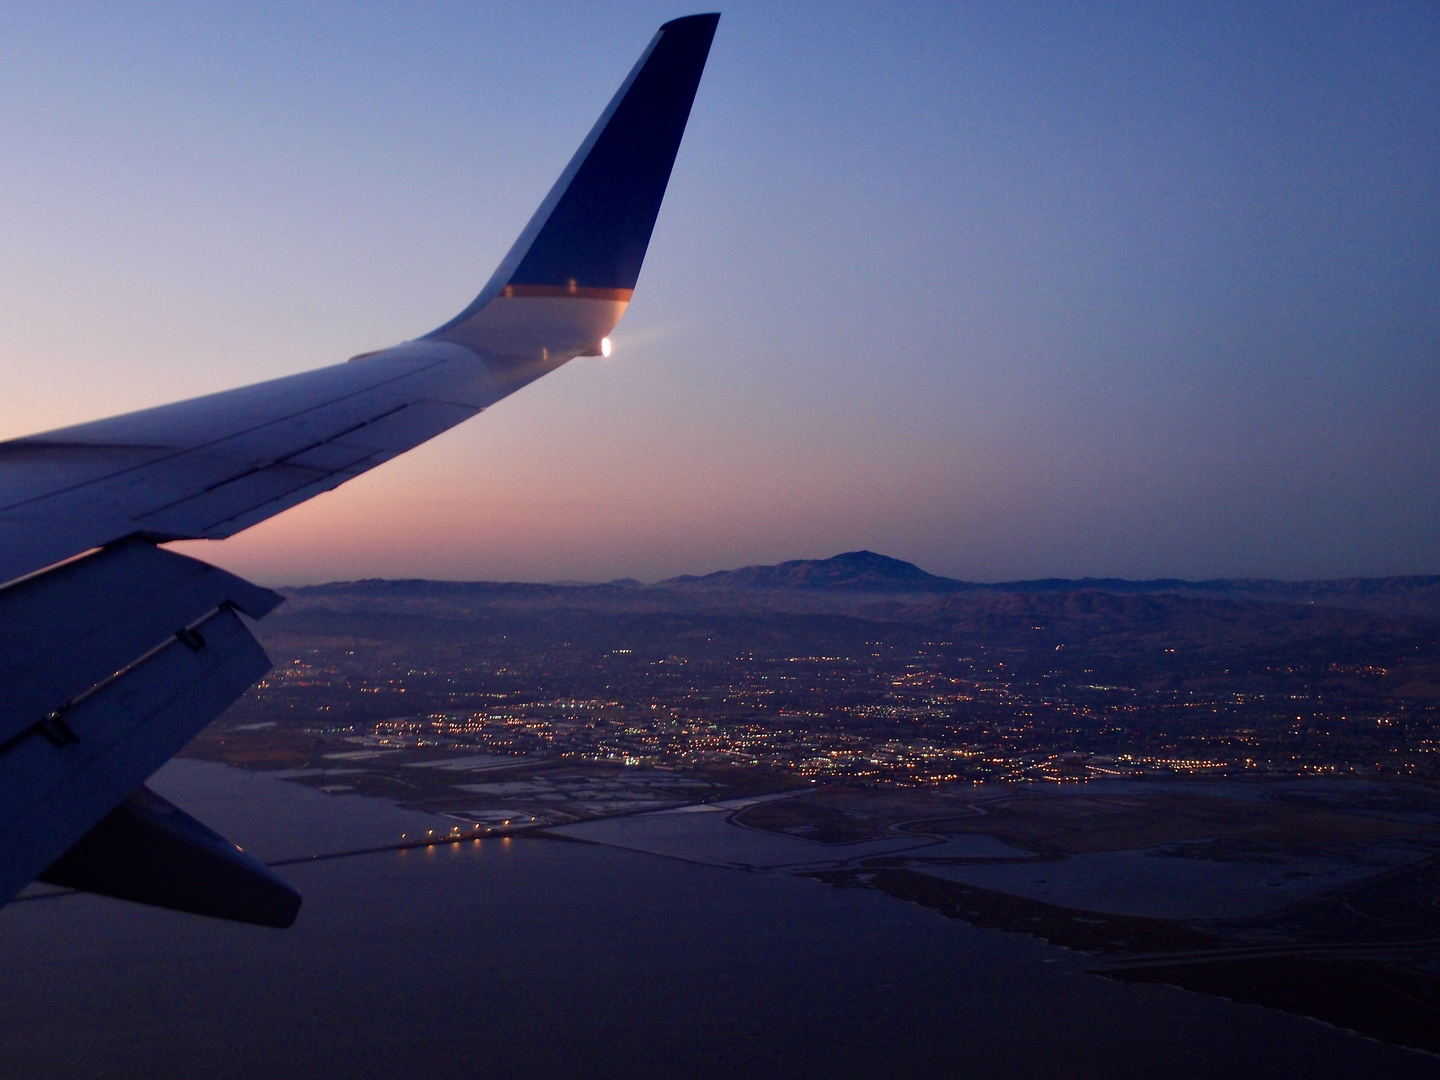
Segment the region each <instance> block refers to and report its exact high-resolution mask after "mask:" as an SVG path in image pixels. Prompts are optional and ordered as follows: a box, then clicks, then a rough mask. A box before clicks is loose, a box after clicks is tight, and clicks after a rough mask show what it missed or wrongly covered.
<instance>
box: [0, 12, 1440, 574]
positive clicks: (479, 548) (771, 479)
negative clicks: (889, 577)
mask: <svg viewBox="0 0 1440 1080" xmlns="http://www.w3.org/2000/svg"><path fill="white" fill-rule="evenodd" d="M692 10H699V9H696V8H683V7H676V6H675V5H673V4H652V3H628V4H607V5H603V6H601V5H593V4H548V3H541V4H534V5H514V4H506V5H501V4H494V5H491V4H483V3H471V4H433V5H427V4H405V5H399V4H396V5H351V4H345V5H341V4H335V5H320V4H309V5H306V4H286V5H279V4H276V5H268V6H267V5H263V4H251V5H243V6H213V7H206V6H203V5H194V4H187V5H174V6H147V5H135V6H126V7H124V8H121V7H119V6H114V7H101V6H67V5H46V6H44V7H39V6H37V7H35V8H34V9H33V10H32V11H30V12H28V13H27V12H25V11H24V10H23V9H21V10H17V9H16V8H15V7H13V6H12V7H8V8H7V9H6V11H5V12H4V13H0V139H3V140H4V145H3V151H4V152H3V153H0V197H3V203H4V206H5V208H6V212H5V213H4V214H3V215H0V229H3V237H4V241H5V243H4V245H3V251H4V252H5V255H4V257H3V258H0V374H3V378H4V383H5V386H6V391H5V393H4V395H3V396H0V434H3V435H5V436H10V435H20V434H27V433H30V432H33V431H36V430H43V429H45V428H48V427H55V426H59V425H61V424H66V423H71V422H76V421H80V420H84V419H89V418H93V417H96V416H103V415H108V414H110V413H114V412H119V411H123V410H126V409H131V408H139V407H143V406H146V405H152V404H157V403H159V402H162V401H166V400H172V399H175V398H179V397H185V396H191V395H194V394H198V393H204V392H207V391H210V390H217V389H223V388H226V387H229V386H233V385H239V384H242V383H246V382H251V381H255V380H258V379H262V378H267V377H272V376H275V375H280V374H285V373H288V372H292V371H298V370H303V369H305V368H308V367H314V366H319V365H321V364H326V363H332V362H336V361H339V360H343V359H344V358H345V357H347V356H350V355H352V354H354V353H357V352H361V351H364V350H367V349H371V348H376V347H380V346H383V345H386V344H391V343H394V342H396V341H399V340H403V339H405V338H409V337H413V336H415V335H417V334H420V333H423V332H425V331H427V330H429V329H431V328H432V327H434V326H436V325H438V324H440V323H441V322H444V321H445V320H446V319H447V318H449V317H450V316H451V315H452V314H454V313H455V312H456V311H458V310H459V309H460V308H461V307H463V306H464V305H465V304H466V303H467V302H468V301H469V299H470V298H471V297H472V296H473V295H474V293H475V292H476V291H477V290H478V289H479V287H480V285H481V283H482V282H483V281H484V279H485V277H486V276H488V274H489V272H490V270H491V269H492V268H493V266H494V264H495V262H496V261H498V259H499V258H500V256H501V255H502V254H503V253H504V251H505V250H506V248H507V247H508V246H509V244H510V242H511V241H512V240H513V238H514V236H515V234H516V233H517V232H518V230H519V229H520V227H521V226H522V225H523V223H524V222H525V220H526V219H527V217H528V216H529V214H530V212H531V211H532V210H533V208H534V206H535V204H536V203H538V201H539V199H540V198H541V196H542V195H543V194H544V192H545V190H546V189H547V188H548V186H549V184H550V183H551V182H552V180H553V179H554V177H555V175H556V174H557V173H558V172H559V170H560V168H561V167H562V166H563V165H564V163H565V161H566V160H567V159H568V157H569V155H570V153H571V152H572V151H573V149H574V147H575V146H576V145H577V144H578V142H579V140H580V139H581V138H582V137H583V135H584V133H585V132H586V130H588V128H589V126H590V124H591V123H592V122H593V120H594V118H595V116H596V115H597V114H598V112H599V110H600V109H601V107H602V106H603V104H604V102H605V101H606V100H607V99H608V98H609V96H610V94H611V93H612V92H613V90H614V87H615V86H616V85H617V84H618V83H619V81H620V79H621V78H622V77H623V76H624V73H625V72H626V71H627V70H628V68H629V67H630V65H631V64H632V63H633V61H634V59H635V57H636V56H637V55H638V54H639V51H640V50H641V48H642V47H643V46H644V44H645V42H646V41H647V40H648V38H649V36H650V35H651V33H653V31H654V28H655V27H656V26H657V25H658V24H659V23H660V22H662V21H664V20H665V19H667V18H670V17H673V16H675V15H678V14H685V13H688V12H690V11H692ZM722 10H723V11H724V18H723V19H722V21H721V24H720V31H719V34H718V36H717V38H716V42H715V47H714V51H713V53H712V56H711V61H710V65H709V68H708V70H707V72H706V76H705V79H704V81H703V83H702V84H701V89H700V94H699V97H698V100H697V103H696V107H695V112H694V114H693V116H692V119H691V124H690V129H689V131H688V133H687V135H686V140H685V143H684V145H683V146H682V148H681V154H680V159H679V161H678V163H677V166H676V170H675V174H674V176H673V178H672V181H671V186H670V191H669V194H668V195H667V197H666V203H665V206H664V208H663V209H662V212H661V216H660V221H659V224H658V227H657V230H656V233H655V237H654V240H653V242H652V245H651V249H650V253H649V255H648V257H647V261H646V267H645V271H644V273H643V274H642V276H641V279H640V283H639V287H638V290H637V293H636V297H635V302H634V304H633V305H632V307H631V309H630V311H629V313H628V314H627V315H626V317H625V320H624V321H623V322H622V323H621V326H620V328H619V330H618V331H617V332H616V334H615V335H614V340H615V343H616V352H615V355H614V356H613V357H612V358H611V359H610V360H608V361H600V360H593V361H592V360H580V361H576V362H575V363H573V364H571V365H569V366H568V367H567V368H565V369H563V370H562V371H561V372H559V373H557V374H555V375H553V376H550V377H547V378H546V379H544V380H541V381H540V382H538V383H536V384H534V385H533V386H531V387H529V388H527V389H526V390H524V391H523V392H521V393H520V394H517V395H515V396H514V397H513V398H511V399H508V400H507V401H505V402H503V403H501V404H500V405H498V406H496V407H495V408H493V409H492V410H490V411H488V412H487V413H486V414H485V416H484V417H482V418H480V419H479V420H477V421H474V422H472V423H471V424H467V425H465V426H463V427H462V428H460V429H457V430H455V431H453V432H451V433H449V434H447V435H445V436H442V437H441V438H440V439H438V440H436V441H435V442H434V443H432V444H429V445H427V446H426V447H423V448H421V449H419V450H417V451H415V452H413V453H412V454H410V455H408V456H407V457H405V458H402V459H400V460H399V461H396V462H393V463H391V464H389V465H386V466H384V467H383V468H381V469H379V470H376V471H375V472H374V473H372V474H369V475H367V476H366V477H363V478H361V479H360V480H357V481H355V482H353V483H352V484H350V485H348V486H347V487H346V488H344V489H341V490H340V491H338V492H335V493H332V494H330V495H326V496H323V497H322V498H320V499H317V500H314V501H313V502H312V503H310V504H307V505H306V506H304V507H301V508H299V509H297V510H294V511H291V512H290V513H288V514H286V515H283V516H282V517H280V518H278V519H275V520H273V521H271V522H269V523H266V524H264V525H262V526H259V527H257V528H255V529H252V530H250V531H249V532H248V533H245V534H242V535H241V536H240V537H237V538H235V539H233V540H231V541H226V542H225V543H223V544H219V545H203V546H201V547H200V548H199V550H200V551H201V552H202V553H203V555H204V557H207V558H210V559H212V560H214V561H217V562H220V563H221V564H223V565H226V566H230V567H233V568H235V569H237V570H240V571H241V572H245V573H249V574H252V575H254V576H256V577H258V578H260V579H262V580H265V581H268V582H275V583H289V582H300V581H314V580H324V579H328V578H335V577H355V576H421V575H423V576H433V577H452V578H476V577H484V578H527V579H542V580H543V579H556V578H583V579H605V578H610V577H616V576H622V575H626V576H635V577H639V578H642V579H647V580H649V579H654V578H658V577H662V576H667V575H669V574H674V573H682V572H704V571H708V570H712V569H717V568H721V567H727V566H735V565H740V564H743V563H753V562H769V561H775V560H779V559H784V558H796V557H823V556H826V555H830V554H833V553H834V552H836V551H841V550H848V549H853V548H860V547H868V548H873V549H875V550H879V551H884V552H886V553H888V554H891V555H896V556H899V557H903V558H908V559H912V560H914V561H916V562H919V563H920V564H921V565H923V566H925V567H926V568H927V569H929V570H932V571H934V572H937V573H946V574H952V575H956V576H961V577H967V578H973V579H980V580H998V579H1008V578H1018V577H1036V576H1051V575H1063V576H1081V575H1087V574H1091V575H1122V576H1129V577H1140V576H1153V575H1182V576H1189V577H1200V576H1216V575H1231V576H1239V575H1259V576H1277V577H1310V576H1337V575H1352V574H1389V573H1437V572H1440V480H1437V477H1440V436H1437V434H1436V429H1437V423H1436V418H1437V416H1440V137H1437V136H1440V65H1437V64H1436V63H1435V61H1434V58H1435V56H1436V55H1440V48H1437V46H1440V8H1437V7H1436V6H1435V5H1434V4H1428V3H1414V4H1394V5H1387V4H1364V5H1360V4H1354V5H1325V4H1315V3H1311V4H1297V5H1281V4H1275V5H1253V4H1244V5H1241V4H1236V5H1230V6H1227V5H1223V4H1215V3H1207V4H1195V5H1184V4H1167V5H1144V6H1140V5H1136V6H1128V5H1123V4H1106V5H1081V4H1046V5H1033V6H1027V5H1018V4H987V5H961V4H956V5H898V4H897V5H870V4H859V5H847V4H844V3H827V4H823V5H821V4H816V5H804V4H787V5H755V4H736V5H733V6H727V7H725V8H723V9H722Z"/></svg>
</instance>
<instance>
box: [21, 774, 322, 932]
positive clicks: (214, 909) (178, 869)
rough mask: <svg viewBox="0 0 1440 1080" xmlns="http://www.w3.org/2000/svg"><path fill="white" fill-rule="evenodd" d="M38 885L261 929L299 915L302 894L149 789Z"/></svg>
mask: <svg viewBox="0 0 1440 1080" xmlns="http://www.w3.org/2000/svg"><path fill="white" fill-rule="evenodd" d="M38 880H40V881H43V882H46V883H47V884H50V885H60V886H63V887H64V888H67V889H81V890H84V891H85V892H92V893H99V894H101V895H102V896H114V897H117V898H118V899H121V900H133V901H135V902H136V903H140V904H153V905H155V906H156V907H165V908H170V909H172V910H175V911H189V912H193V913H194V914H196V915H213V916H214V917H216V918H219V919H232V920H235V921H236V922H247V923H255V924H256V925H259V926H275V927H282V928H283V927H286V926H290V925H291V924H292V923H294V921H295V916H296V914H297V913H298V912H299V910H300V894H299V893H297V892H296V891H295V890H294V889H293V888H291V887H290V885H289V884H288V883H286V882H285V881H284V880H283V879H281V878H280V877H279V876H277V875H276V874H274V873H273V872H272V871H271V870H269V869H268V868H267V867H266V866H265V864H264V863H262V862H260V861H259V860H258V859H255V858H253V857H251V856H249V855H246V854H245V852H243V851H241V850H240V849H239V848H238V847H236V846H235V845H234V844H232V843H231V842H230V841H228V840H226V839H225V838H224V837H223V836H221V835H220V834H219V833H216V832H214V831H213V830H211V829H209V828H207V827H206V826H204V825H203V824H201V823H200V822H199V821H196V820H195V819H194V818H193V817H191V816H190V815H189V814H187V813H185V811H183V810H181V809H180V808H179V807H178V806H175V805H174V804H173V803H171V802H168V801H167V800H165V799H162V798H161V797H160V796H159V795H156V794H155V793H154V792H153V791H151V790H150V789H149V788H147V787H140V788H138V789H136V790H135V791H134V792H132V793H131V794H130V797H129V798H127V799H126V800H125V801H124V802H122V803H121V804H120V805H119V806H117V807H116V808H115V809H114V810H112V811H110V813H108V814H106V815H105V817H104V818H102V819H101V821H100V823H99V824H98V825H96V826H95V827H94V828H93V829H91V830H90V831H89V832H88V833H86V834H85V835H84V836H83V837H81V838H80V840H79V841H77V842H76V844H75V846H74V847H72V848H71V849H70V850H69V851H67V852H65V854H64V855H62V856H60V858H59V859H57V860H56V861H55V862H53V863H51V864H50V866H48V867H47V868H46V869H45V871H44V872H43V873H42V874H41V875H40V877H39V879H38Z"/></svg>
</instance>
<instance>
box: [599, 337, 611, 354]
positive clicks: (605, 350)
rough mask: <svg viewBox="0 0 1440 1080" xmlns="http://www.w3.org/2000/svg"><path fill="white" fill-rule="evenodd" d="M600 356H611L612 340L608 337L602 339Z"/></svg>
mask: <svg viewBox="0 0 1440 1080" xmlns="http://www.w3.org/2000/svg"><path fill="white" fill-rule="evenodd" d="M600 355H601V356H609V355H610V339H609V338H608V337H602V338H601V339H600Z"/></svg>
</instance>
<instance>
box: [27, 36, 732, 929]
mask: <svg viewBox="0 0 1440 1080" xmlns="http://www.w3.org/2000/svg"><path fill="white" fill-rule="evenodd" d="M718 21H719V16H718V15H713V14H712V15H693V16H689V17H687V18H683V19H676V20H674V21H673V22H668V23H666V24H665V25H664V26H662V27H661V28H660V30H659V32H658V33H656V35H655V37H654V38H653V39H651V41H650V43H649V45H648V46H647V47H646V49H645V51H644V53H643V54H642V55H641V57H640V59H639V61H638V62H637V63H636V65H635V67H634V68H633V69H632V70H631V72H630V74H629V76H628V77H627V78H626V79H625V81H624V83H622V84H621V86H620V89H619V91H618V92H617V93H616V94H615V96H614V98H613V99H612V100H611V101H610V104H609V105H608V106H607V107H606V109H605V111H604V112H603V113H602V114H601V116H600V119H599V120H598V121H597V122H596V124H595V126H594V128H592V129H591V131H590V133H589V135H588V136H587V137H586V139H585V141H584V142H583V143H581V145H580V149H579V150H578V151H576V153H575V156H574V157H573V158H572V159H571V160H570V163H569V165H567V166H566V168H565V171H564V172H563V173H561V175H560V179H559V180H557V181H556V183H555V186H554V187H553V188H551V190H550V192H549V194H548V195H547V196H546V197H545V199H544V201H543V202H542V203H541V204H540V208H539V209H538V210H537V211H536V212H535V215H534V216H533V217H532V218H531V219H530V222H529V224H528V225H526V227H525V229H524V231H522V232H521V234H520V237H519V239H518V240H516V242H515V244H514V246H513V247H512V248H511V249H510V252H509V253H508V254H507V255H506V256H505V258H504V259H503V260H502V261H501V263H500V266H499V267H498V268H497V269H496V271H495V273H494V274H493V275H492V276H491V278H490V280H489V282H488V283H487V284H486V285H485V287H484V288H483V289H482V290H481V291H480V295H479V296H477V297H476V298H475V300H474V302H473V303H471V304H470V305H469V306H468V307H467V308H466V309H465V310H464V311H462V312H460V314H459V315H457V316H456V317H455V318H453V319H451V320H450V321H449V322H447V323H445V324H444V325H443V326H441V327H439V328H438V329H436V330H434V331H432V332H430V333H428V334H426V335H424V336H423V337H419V338H416V339H415V340H413V341H408V342H405V343H403V344H400V345H396V346H394V347H393V348H388V349H381V350H379V351H376V352H373V353H366V354H363V355H361V356H357V357H354V358H352V359H351V360H349V361H348V362H346V363H342V364H337V365H335V366H332V367H326V368H320V369H318V370H315V371H309V372H305V373H304V374H300V375H294V376H290V377H288V378H283V379H275V380H273V381H270V382H264V383H259V384H256V385H254V386H248V387H244V388H242V389H238V390H230V391H226V392H224V393H220V394H211V395H208V396H206V397H200V398H194V399H192V400H189V401H182V402H178V403H176V404H173V405H165V406H161V407H159V408H155V409H146V410H143V411H141V412H135V413H129V414H126V415H123V416H117V417H113V418H111V419H108V420H100V421H96V422H94V423H88V424H80V425H77V426H75V427H69V428H62V429H60V430H58V431H51V432H47V433H45V434H41V435H32V436H28V437H26V438H21V439H14V440H11V441H9V442H3V443H0V903H3V902H5V901H7V900H9V899H10V898H12V897H13V896H14V895H15V893H16V892H18V891H19V890H20V889H22V888H24V887H25V886H26V885H27V884H28V883H29V882H31V881H32V880H35V879H36V878H37V877H38V878H41V879H42V880H46V881H51V882H54V883H55V884H61V885H66V886H69V887H73V888H81V889H87V890H89V891H93V892H101V893H106V894H108V895H112V896H121V897H124V898H127V899H133V900H139V901H142V902H146V903H153V904H159V905H161V906H167V907H175V908H179V909H182V910H188V911H199V912H202V913H205V914H211V915H218V916H221V917H225V918H235V919H241V920H244V921H251V922H260V923H265V924H269V925H277V926H287V925H289V924H290V922H291V921H293V920H294V918H295V913H296V911H297V910H298V907H299V896H298V895H297V894H295V893H294V891H293V890H292V889H290V888H289V886H288V885H286V884H285V883H284V882H283V881H281V880H280V879H279V878H277V877H275V876H274V875H273V874H271V873H270V872H269V871H268V870H266V869H265V868H264V867H263V866H261V865H260V864H259V863H258V862H255V860H253V859H251V858H250V857H249V856H246V855H244V854H243V853H242V852H240V850H239V849H238V848H236V847H235V846H234V845H232V844H229V843H228V842H227V841H225V840H223V839H222V838H220V837H218V836H216V835H215V834H214V833H212V832H210V831H209V830H208V829H206V828H205V826H203V825H202V824H200V823H199V822H198V821H195V820H194V819H193V818H190V817H189V816H188V815H186V814H185V813H184V812H183V811H181V810H179V809H178V808H176V807H174V806H171V805H170V804H169V803H166V802H165V801H164V800H162V799H160V797H159V796H157V795H155V794H154V793H152V792H150V791H148V789H146V788H144V787H143V782H144V780H145V779H146V778H147V777H148V776H149V775H150V774H151V773H153V772H154V771H155V770H156V769H157V768H159V766H160V765H162V764H163V763H164V762H165V761H166V760H167V759H169V758H170V757H171V756H172V755H173V754H174V753H176V752H177V751H178V750H180V748H181V747H183V746H184V745H185V743H187V742H188V741H189V740H190V739H191V738H192V737H193V736H194V735H195V734H196V733H197V732H198V731H199V730H200V729H201V728H203V727H204V726H205V725H206V724H208V723H209V722H210V721H211V720H213V719H214V718H215V717H216V716H218V715H219V714H220V712H221V711H222V710H223V709H224V708H225V707H226V706H227V705H229V704H230V702H232V701H234V700H235V699H236V698H237V697H239V696H240V695H241V694H243V693H244V692H245V690H246V689H247V688H248V687H249V686H250V685H251V683H253V682H254V681H255V680H256V679H257V678H259V677H260V676H261V675H262V674H264V673H265V671H267V670H269V667H270V662H269V660H268V659H267V658H266V657H265V654H264V652H263V651H262V650H261V649H260V646H259V644H258V643H257V642H256V641H255V639H254V638H253V636H252V635H251V634H250V632H249V630H248V629H247V628H246V627H245V624H244V623H243V622H242V621H241V620H240V619H239V618H238V617H237V615H236V612H241V613H243V614H245V615H247V616H249V617H251V618H260V617H262V616H264V615H265V614H266V613H267V612H269V611H270V610H271V609H272V608H273V607H274V606H275V605H276V604H277V603H279V602H280V598H279V597H278V596H276V595H275V594H274V593H271V592H269V591H268V590H265V589H261V588H259V587H257V586H255V585H252V584H250V583H249V582H246V581H243V580H241V579H240V578H237V577H235V576H234V575H232V574H228V573H225V572H223V571H221V570H218V569H216V568H214V567H211V566H208V565H206V564H205V563H203V562H200V561H199V560H197V559H193V558H189V557H187V556H182V555H179V554H177V553H174V552H171V551H167V550H164V549H163V548H160V547H158V546H157V545H159V544H162V543H165V542H167V541H172V540H182V539H201V538H208V539H219V538H222V537H226V536H230V535H232V534H233V533H236V532H239V531H240V530H241V529H244V528H247V527H249V526H251V525H253V524H255V523H257V522H259V521H263V520H264V519H266V518H268V517H271V516H272V515H274V514H278V513H280V512H281V511H283V510H286V509H288V508H289V507H291V506H294V505H296V504H297V503H301V502H304V501H305V500H306V499H309V498H311V497H312V496H314V495H318V494H320V493H321V492H323V491H328V490H330V489H332V488H334V487H337V486H339V485H340V484H343V483H344V482H345V481H346V480H349V479H350V478H351V477H354V476H358V475H360V474H361V473H363V472H365V471H366V470H368V469H372V468H374V467H375V466H376V465H379V464H380V463H381V462H384V461H387V460H389V459H390V458H392V457H395V456H396V455H398V454H402V453H404V452H405V451H406V450H409V449H410V448H411V447H413V446H417V445H418V444H420V443H422V442H424V441H425V440H427V439H429V438H431V437H433V436H435V435H438V434H439V433H440V432H442V431H444V430H446V429H447V428H450V427H453V426H454V425H455V424H458V423H460V422H461V421H462V420H466V419H468V418H470V417H472V416H474V415H476V414H477V413H479V412H481V411H482V410H484V409H485V408H486V407H487V406H489V405H490V404H492V403H494V402H496V401H498V400H500V399H501V398H503V397H505V396H506V395H508V394H511V393H514V392H515V391H516V390H518V389H519V388H520V387H522V386H524V385H525V384H526V383H528V382H531V381H533V380H534V379H537V378H539V377H540V376H541V375H544V374H546V373H547V372H549V371H552V370H553V369H555V368H557V367H559V366H560V365H561V364H563V363H565V362H566V361H567V360H570V359H572V358H574V357H576V356H586V355H595V354H598V353H599V352H601V351H602V349H603V348H604V347H605V339H606V335H608V334H609V333H610V331H611V329H613V328H614V326H615V324H616V323H617V322H618V321H619V319H620V316H621V315H622V314H623V313H624V311H625V308H626V305H627V304H628V303H629V301H630V296H631V293H632V291H633V289H634V288H635V283H636V279H637V278H638V276H639V273H640V265H641V262H642V260H643V259H644V256H645V250H646V247H647V245H648V244H649V241H650V234H651V231H652V230H653V228H654V225H655V219H656V216H657V214H658V213H659V210H660V202H661V200H662V198H663V197H664V194H665V187H666V184H667V183H668V181H669V178H670V171H671V167H672V165H673V163H674V160H675V155H676V152H677V151H678V149H679V145H680V139H681V136H682V135H683V134H684V130H685V124H686V121H687V120H688V118H689V115H690V107H691V104H692V102H693V101H694V97H695V92H696V89H697V87H698V86H699V82H700V75H701V72H702V71H703V69H704V66H705V60H706V58H707V56H708V55H709V50H710V43H711V40H712V39H713V37H714V33H715V27H716V24H717V22H718Z"/></svg>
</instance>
